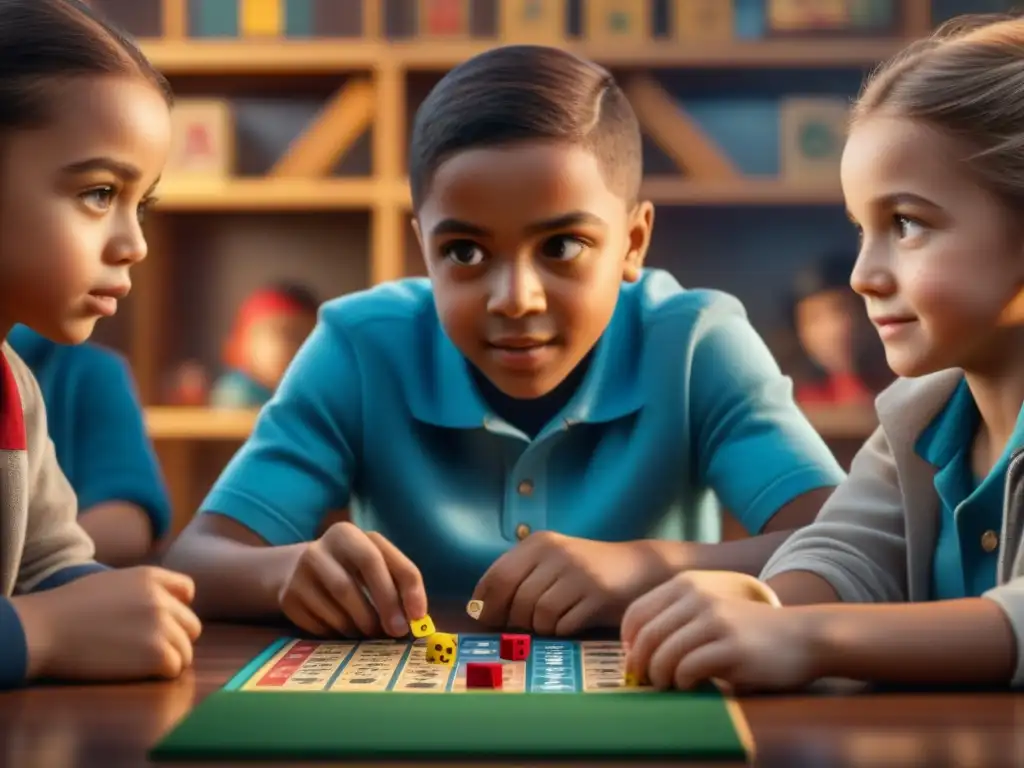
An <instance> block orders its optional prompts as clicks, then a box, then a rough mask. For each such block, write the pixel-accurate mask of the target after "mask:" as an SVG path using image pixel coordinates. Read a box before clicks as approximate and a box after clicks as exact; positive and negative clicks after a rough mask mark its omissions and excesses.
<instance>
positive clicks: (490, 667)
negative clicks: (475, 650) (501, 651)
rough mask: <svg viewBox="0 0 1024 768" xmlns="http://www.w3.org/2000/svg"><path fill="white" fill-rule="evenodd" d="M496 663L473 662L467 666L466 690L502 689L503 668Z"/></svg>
mask: <svg viewBox="0 0 1024 768" xmlns="http://www.w3.org/2000/svg"><path fill="white" fill-rule="evenodd" d="M503 666H504V665H502V664H500V663H498V662H496V661H471V662H469V663H468V664H466V688H490V689H500V688H501V681H502V668H503Z"/></svg>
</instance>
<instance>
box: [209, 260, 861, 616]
mask: <svg viewBox="0 0 1024 768" xmlns="http://www.w3.org/2000/svg"><path fill="white" fill-rule="evenodd" d="M843 477H844V473H843V471H842V469H841V468H840V466H839V465H838V464H837V462H836V460H835V458H834V457H833V455H832V453H831V451H830V450H829V449H828V447H827V446H826V445H825V443H824V442H823V441H822V439H821V438H820V437H819V435H818V434H817V433H816V432H815V430H814V429H813V428H812V427H811V425H810V424H809V423H808V421H807V420H806V419H805V418H804V416H803V415H802V413H801V412H800V411H799V410H798V408H797V406H796V405H795V404H794V401H793V397H792V384H791V382H790V380H789V379H788V378H787V377H785V376H783V375H782V373H780V371H779V368H778V365H777V364H776V361H775V359H774V358H773V357H772V355H771V354H770V352H769V351H768V349H767V347H766V346H765V344H764V343H763V341H762V340H761V338H760V337H759V336H758V334H757V333H756V332H755V330H754V329H753V327H752V326H751V325H750V323H749V321H748V319H747V317H746V314H745V312H744V309H743V307H742V305H741V304H740V303H739V302H738V301H737V300H736V299H734V298H733V297H731V296H728V295H725V294H722V293H718V292H715V291H706V290H700V291H698V290H685V289H684V288H682V287H681V286H680V285H679V284H678V283H677V282H676V280H675V279H674V278H673V277H672V276H670V275H669V274H667V273H665V272H661V271H656V270H646V271H645V272H644V273H643V276H642V278H641V279H640V280H639V281H638V282H636V283H632V284H625V285H624V286H623V290H622V292H621V294H620V298H619V301H618V304H617V306H616V310H615V312H614V315H613V317H612V320H611V322H610V324H609V327H608V328H607V330H606V332H605V333H604V334H603V335H602V337H601V339H600V341H599V342H598V344H597V345H596V348H595V349H594V351H593V353H592V356H591V361H590V365H589V368H588V370H587V372H586V375H585V376H584V377H583V379H582V381H581V383H580V385H579V388H578V389H577V391H576V392H575V394H574V395H573V396H572V397H571V398H570V399H569V401H568V402H567V404H566V405H565V406H564V408H563V409H562V410H561V411H560V412H559V413H558V415H557V416H556V417H554V418H553V419H551V420H550V421H549V422H548V423H547V425H546V426H545V427H544V428H543V429H541V430H540V431H539V432H538V433H537V434H536V435H535V436H534V437H532V438H531V437H530V436H528V435H526V434H524V433H523V432H522V431H520V430H519V429H517V428H516V427H515V426H513V425H511V424H509V423H507V422H506V421H504V420H503V419H501V418H499V417H498V416H497V415H496V414H495V413H494V412H493V411H492V409H490V408H489V407H488V406H487V405H486V402H485V400H484V398H483V397H481V394H480V392H479V390H478V389H477V387H476V386H475V385H474V383H473V377H472V375H471V373H470V370H469V368H468V366H467V362H466V360H465V358H464V357H463V356H462V355H461V354H460V352H459V351H458V349H456V347H455V346H454V345H453V344H452V343H451V341H450V340H449V339H448V337H447V335H446V334H445V332H444V330H443V329H442V327H441V325H440V323H439V321H438V316H437V313H436V310H435V306H434V301H433V296H432V293H431V287H430V283H429V281H427V280H425V279H410V280H403V281H398V282H394V283H387V284H384V285H381V286H378V287H375V288H372V289H370V290H367V291H363V292H360V293H356V294H352V295H348V296H344V297H342V298H339V299H335V300H333V301H330V302H327V303H326V304H325V305H324V306H323V307H322V308H321V311H320V316H319V322H318V324H317V327H316V329H315V331H314V332H313V333H312V334H311V336H310V338H309V339H308V340H307V342H306V343H305V345H304V346H303V347H302V349H301V351H300V352H299V353H298V355H297V356H296V358H295V360H294V361H293V363H292V365H291V366H290V368H289V371H288V373H287V374H286V376H285V378H284V380H283V381H282V382H281V385H280V386H279V388H278V390H277V392H276V393H275V395H274V397H273V398H272V399H271V400H270V401H269V403H267V405H266V406H265V407H264V408H263V409H262V411H261V413H260V416H259V419H258V420H257V423H256V426H255V428H254V432H253V434H252V435H251V437H250V438H249V440H248V441H247V442H246V443H245V445H244V446H243V447H242V448H241V449H240V450H239V451H238V452H237V453H236V454H235V456H234V457H233V458H232V460H231V461H230V462H229V464H228V466H227V467H226V468H225V471H224V472H223V474H222V475H221V477H220V478H219V479H218V481H217V482H216V484H215V485H214V487H213V489H212V490H211V492H210V494H209V496H208V497H207V498H206V500H205V501H204V503H203V505H202V510H203V511H212V512H219V513H221V514H223V515H226V516H229V517H231V518H234V519H235V520H237V521H239V522H240V523H242V524H244V525H245V526H247V527H248V528H250V529H251V530H252V531H254V532H255V533H256V534H258V535H259V536H261V537H262V538H263V539H265V540H266V541H267V542H269V543H270V544H272V545H284V544H291V543H296V542H302V541H309V540H311V539H312V538H313V537H314V536H315V535H316V531H317V526H318V524H319V523H320V521H321V518H322V517H323V515H324V514H325V513H326V512H328V511H329V510H334V509H339V508H345V507H349V508H350V510H351V511H352V514H353V519H354V522H355V523H356V524H357V525H359V526H360V527H362V528H364V529H367V530H376V531H379V532H380V533H381V534H383V535H384V536H385V537H387V538H388V539H390V540H391V541H392V542H394V543H395V544H396V545H397V546H398V547H399V548H400V549H401V550H402V551H403V552H405V553H406V555H408V556H409V557H410V558H411V559H412V560H413V562H415V563H416V564H417V565H418V567H419V568H420V570H421V572H422V573H423V576H424V580H425V582H426V584H427V588H428V590H430V593H431V594H450V595H455V594H458V595H463V596H464V595H465V594H467V593H468V592H470V591H471V590H472V589H473V587H474V585H475V584H476V582H477V580H478V579H479V578H480V576H481V575H482V574H483V572H484V571H485V570H486V569H487V567H488V566H489V565H490V564H491V563H492V562H493V561H494V560H495V559H496V558H497V557H499V556H500V555H501V554H502V553H503V552H505V551H507V550H508V549H509V548H510V547H512V546H514V545H515V544H516V543H517V541H518V540H519V538H520V537H521V536H522V535H524V534H525V533H527V532H529V531H541V530H553V531H558V532H561V533H563V534H566V535H570V536H576V537H584V538H590V539H601V540H605V541H629V540H637V539H644V538H653V537H659V538H675V539H685V540H693V541H717V540H719V534H720V529H719V522H718V514H717V508H716V506H715V505H714V503H709V501H714V500H718V501H720V502H721V503H722V504H723V505H724V506H725V507H726V508H728V509H729V510H730V511H731V512H732V513H733V514H735V515H736V516H737V517H738V518H739V520H741V521H742V522H743V524H744V525H745V526H746V528H747V530H748V531H750V532H751V533H757V532H759V531H760V530H761V529H762V528H763V526H764V525H765V523H766V522H767V521H768V520H769V519H771V517H772V516H773V515H774V514H775V512H776V511H777V510H778V509H779V508H780V507H782V506H783V505H785V504H786V503H787V502H789V501H791V500H792V499H794V498H795V497H797V496H800V495H801V494H803V493H806V492H808V491H810V490H812V489H815V488H819V487H823V486H834V485H836V484H838V483H839V482H840V481H841V480H842V479H843Z"/></svg>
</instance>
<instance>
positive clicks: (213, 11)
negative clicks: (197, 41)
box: [188, 0, 238, 37]
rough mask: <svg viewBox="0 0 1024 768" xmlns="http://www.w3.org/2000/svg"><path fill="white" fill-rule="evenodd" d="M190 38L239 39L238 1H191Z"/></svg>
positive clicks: (189, 13)
mask: <svg viewBox="0 0 1024 768" xmlns="http://www.w3.org/2000/svg"><path fill="white" fill-rule="evenodd" d="M188 33H189V36H190V37H238V0H189V2H188Z"/></svg>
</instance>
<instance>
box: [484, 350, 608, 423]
mask: <svg viewBox="0 0 1024 768" xmlns="http://www.w3.org/2000/svg"><path fill="white" fill-rule="evenodd" d="M590 357H591V356H590V355H587V356H586V357H585V358H583V360H582V361H581V362H580V364H579V365H577V366H576V368H575V369H574V370H573V372H572V373H570V374H569V375H568V376H567V377H566V378H565V381H563V382H562V383H561V384H559V385H558V386H557V387H555V388H554V389H553V390H551V391H550V392H548V393H547V394H546V395H542V396H541V397H536V398H531V399H528V400H520V399H518V398H515V397H509V396H508V395H506V394H505V393H504V392H502V391H501V390H500V389H498V388H497V387H496V386H494V384H492V383H491V381H490V379H488V378H487V377H486V376H484V375H483V374H482V373H480V371H479V370H478V369H477V368H476V366H472V365H471V366H470V372H471V374H472V376H473V383H474V384H476V387H477V389H478V390H479V392H480V396H481V397H482V398H483V399H484V402H486V403H487V404H488V405H489V406H490V407H491V409H492V410H493V411H494V412H495V413H496V414H497V415H498V416H500V417H501V418H502V419H504V420H505V421H507V422H508V423H509V424H511V425H512V426H514V427H516V428H517V429H519V430H521V431H523V432H524V433H525V434H527V435H529V436H530V438H531V439H532V438H534V437H536V436H537V435H538V434H539V433H540V431H541V430H542V429H544V427H546V426H547V424H548V422H549V421H551V419H553V418H554V417H555V416H556V415H557V414H558V412H559V411H561V410H562V409H563V408H564V407H565V406H566V405H567V404H568V402H569V401H570V400H571V399H572V397H573V395H575V394H576V390H578V389H579V387H580V383H581V382H582V381H583V377H584V376H586V375H587V370H588V369H589V368H590Z"/></svg>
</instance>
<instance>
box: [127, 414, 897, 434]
mask: <svg viewBox="0 0 1024 768" xmlns="http://www.w3.org/2000/svg"><path fill="white" fill-rule="evenodd" d="M805 412H806V414H807V418H808V419H810V421H811V424H813V425H814V428H815V429H817V430H818V432H819V433H820V434H821V435H822V436H823V437H824V438H826V439H844V438H845V439H866V438H867V437H868V436H869V435H870V434H871V432H872V431H873V430H874V429H875V427H876V426H878V422H877V420H876V418H875V412H874V410H872V409H870V408H860V407H856V408H832V407H826V408H808V409H806V411H805ZM258 414H259V411H258V410H234V409H228V408H225V409H218V408H185V407H179V406H151V407H149V408H146V427H147V429H148V430H149V434H150V437H151V438H152V439H154V440H208V441H212V440H239V441H241V440H245V439H246V438H247V437H249V434H250V433H251V432H252V428H253V426H254V425H255V423H256V417H257V415H258Z"/></svg>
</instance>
